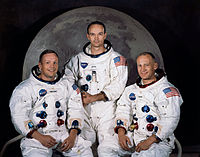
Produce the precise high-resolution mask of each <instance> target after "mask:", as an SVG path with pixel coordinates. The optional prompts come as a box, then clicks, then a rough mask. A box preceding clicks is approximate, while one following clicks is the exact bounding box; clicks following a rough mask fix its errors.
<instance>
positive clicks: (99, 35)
mask: <svg viewBox="0 0 200 157" xmlns="http://www.w3.org/2000/svg"><path fill="white" fill-rule="evenodd" d="M87 38H88V40H90V42H91V46H93V47H102V46H104V40H105V39H106V33H104V28H103V26H102V25H98V24H93V25H91V26H90V28H89V34H87Z"/></svg>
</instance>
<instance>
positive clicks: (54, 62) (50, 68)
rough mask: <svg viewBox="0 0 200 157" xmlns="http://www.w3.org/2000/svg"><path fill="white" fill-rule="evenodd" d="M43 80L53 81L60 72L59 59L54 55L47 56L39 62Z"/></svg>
mask: <svg viewBox="0 0 200 157" xmlns="http://www.w3.org/2000/svg"><path fill="white" fill-rule="evenodd" d="M38 65H39V68H40V70H41V79H43V80H45V81H53V80H54V79H55V76H56V74H57V71H58V57H57V56H56V54H54V53H49V54H45V55H44V56H43V57H42V60H41V62H39V64H38Z"/></svg>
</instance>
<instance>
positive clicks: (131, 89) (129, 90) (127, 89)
mask: <svg viewBox="0 0 200 157" xmlns="http://www.w3.org/2000/svg"><path fill="white" fill-rule="evenodd" d="M136 89H137V87H136V85H135V84H132V85H129V86H127V87H126V88H125V90H124V92H125V93H129V92H133V91H135V90H136Z"/></svg>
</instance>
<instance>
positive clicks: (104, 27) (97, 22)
mask: <svg viewBox="0 0 200 157" xmlns="http://www.w3.org/2000/svg"><path fill="white" fill-rule="evenodd" d="M92 25H101V26H103V29H104V34H105V33H106V26H105V25H104V24H103V23H102V22H100V21H93V22H91V23H90V24H89V25H88V26H87V34H89V29H90V26H92Z"/></svg>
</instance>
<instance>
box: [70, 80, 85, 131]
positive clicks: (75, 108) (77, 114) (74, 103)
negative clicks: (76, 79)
mask: <svg viewBox="0 0 200 157" xmlns="http://www.w3.org/2000/svg"><path fill="white" fill-rule="evenodd" d="M68 87H69V88H68V93H69V94H70V96H69V100H68V102H67V112H68V117H67V121H68V128H69V129H72V128H75V129H80V130H81V129H82V128H83V115H84V108H83V104H82V99H81V93H80V90H79V88H78V87H77V85H75V84H71V83H69V86H68ZM77 122H78V125H77Z"/></svg>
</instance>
